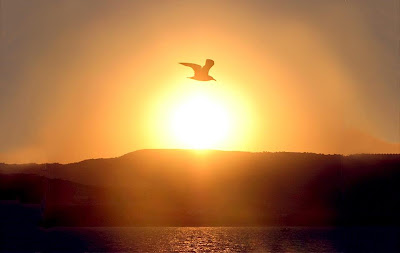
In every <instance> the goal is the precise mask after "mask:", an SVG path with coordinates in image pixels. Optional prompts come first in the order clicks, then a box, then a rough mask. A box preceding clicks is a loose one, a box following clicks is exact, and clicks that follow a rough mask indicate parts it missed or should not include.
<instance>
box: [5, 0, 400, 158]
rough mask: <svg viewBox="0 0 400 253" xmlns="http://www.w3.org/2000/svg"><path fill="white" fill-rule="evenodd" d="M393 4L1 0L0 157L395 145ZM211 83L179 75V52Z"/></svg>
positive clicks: (399, 126) (391, 149) (399, 114)
mask: <svg viewBox="0 0 400 253" xmlns="http://www.w3.org/2000/svg"><path fill="white" fill-rule="evenodd" d="M399 10H400V7H399V3H398V1H397V0H393V1H391V0H384V1H367V0H359V1H352V0H330V1H205V0H202V1H175V0H174V1H164V0H160V1H101V0H93V1H90V0H88V1H54V0H46V1H45V0H35V1H31V0H25V1H20V0H3V1H1V13H0V15H1V20H0V21H1V27H0V29H1V65H0V66H1V69H0V162H7V163H22V162H62V163H66V162H75V161H79V160H83V159H88V158H98V157H115V156H120V155H123V154H125V153H128V152H131V151H134V150H138V149H152V148H208V149H222V150H240V151H273V152H274V151H295V152H316V153H342V154H350V153H375V152H376V153H399V152H400V145H399V142H400V136H399V135H400V122H399V121H400V99H399V94H400V86H399V80H400V72H399V69H400V66H399V47H398V46H399V45H398V42H399V38H400V27H399V24H400V13H399ZM207 58H210V59H213V60H214V61H215V65H214V66H213V67H212V68H211V70H210V75H212V76H213V77H214V78H215V79H216V80H217V81H216V82H214V81H211V82H198V81H195V80H191V79H188V78H187V77H190V76H192V74H193V72H192V70H191V69H190V68H188V67H185V66H182V65H179V64H178V62H193V63H198V64H201V65H203V64H204V62H205V60H206V59H207Z"/></svg>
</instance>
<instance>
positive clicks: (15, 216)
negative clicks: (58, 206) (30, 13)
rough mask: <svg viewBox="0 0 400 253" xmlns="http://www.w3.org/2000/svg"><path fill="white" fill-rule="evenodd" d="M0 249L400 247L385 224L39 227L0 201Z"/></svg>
mask: <svg viewBox="0 0 400 253" xmlns="http://www.w3.org/2000/svg"><path fill="white" fill-rule="evenodd" d="M0 218H1V219H0V251H2V252H37V251H40V252H43V251H69V252H81V251H94V252H104V251H108V252H110V251H112V252H117V251H120V252H121V251H123V252H128V251H130V252H132V251H133V252H400V240H399V238H400V229H399V228H388V227H364V228H363V227H358V228H312V227H98V228H51V229H44V228H39V227H38V226H37V224H38V220H39V219H40V212H39V209H38V208H31V207H27V206H25V207H22V206H21V205H13V204H12V205H4V204H3V205H0Z"/></svg>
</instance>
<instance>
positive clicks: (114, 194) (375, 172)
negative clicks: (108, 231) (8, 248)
mask: <svg viewBox="0 0 400 253" xmlns="http://www.w3.org/2000/svg"><path fill="white" fill-rule="evenodd" d="M399 168H400V155H352V156H341V155H322V154H312V153H287V152H281V153H248V152H228V151H192V150H140V151H136V152H132V153H129V154H127V155H124V156H122V157H119V158H110V159H93V160H86V161H82V162H79V163H72V164H65V165H61V164H48V165H47V166H44V165H35V164H32V165H4V164H3V165H0V172H2V173H5V174H10V173H11V174H12V173H30V174H32V173H35V174H37V175H40V176H43V177H46V178H53V179H62V180H51V181H47V186H46V187H47V188H46V189H47V190H46V191H45V192H47V195H46V196H47V202H46V207H47V209H46V210H47V211H49V210H51V212H47V213H46V214H47V216H45V218H46V217H47V219H49V220H51V221H52V223H53V224H61V225H63V224H64V225H65V224H67V225H324V226H325V225H399V223H400V222H399V218H398V213H399V212H400V209H399V206H400V201H399V198H398V196H399V194H400V169H399ZM49 182H50V183H49ZM73 182H74V183H73ZM49 186H50V187H49ZM32 187H33V188H35V186H32ZM48 189H50V190H48ZM2 191H7V189H4V188H3V189H2ZM49 208H51V209H49ZM82 212H85V213H92V214H96V215H97V216H96V215H94V216H93V215H92V217H97V218H94V219H92V220H91V222H90V223H89V224H88V223H84V222H83V223H82V219H79V213H82ZM50 214H51V215H50ZM68 216H71V217H68ZM77 217H78V218H77ZM85 217H86V216H85ZM50 218H51V219H50Z"/></svg>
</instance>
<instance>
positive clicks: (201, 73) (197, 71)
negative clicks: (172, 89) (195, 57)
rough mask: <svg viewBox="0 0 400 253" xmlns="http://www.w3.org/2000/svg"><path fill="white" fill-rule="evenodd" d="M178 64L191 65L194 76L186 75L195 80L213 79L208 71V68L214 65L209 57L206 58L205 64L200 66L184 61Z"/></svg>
mask: <svg viewBox="0 0 400 253" xmlns="http://www.w3.org/2000/svg"><path fill="white" fill-rule="evenodd" d="M179 64H182V65H183V66H187V67H191V68H192V69H193V71H194V76H192V77H188V78H191V79H194V80H197V81H210V80H214V81H216V80H215V79H214V77H212V76H210V75H209V74H208V72H209V71H210V68H211V67H212V66H213V65H214V61H213V60H211V59H207V60H206V64H205V65H204V66H203V67H202V66H200V65H198V64H194V63H185V62H180V63H179Z"/></svg>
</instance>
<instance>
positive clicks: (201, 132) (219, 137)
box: [170, 94, 232, 149]
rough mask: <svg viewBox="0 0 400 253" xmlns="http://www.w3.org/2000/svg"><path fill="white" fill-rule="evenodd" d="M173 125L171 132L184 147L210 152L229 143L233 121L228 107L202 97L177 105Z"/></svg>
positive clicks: (208, 97) (172, 119) (190, 98)
mask: <svg viewBox="0 0 400 253" xmlns="http://www.w3.org/2000/svg"><path fill="white" fill-rule="evenodd" d="M170 124H171V125H170V126H171V130H172V131H171V132H172V133H173V135H174V136H175V138H176V139H177V141H179V143H180V144H181V145H182V146H183V147H185V148H194V149H208V148H213V147H215V146H218V145H219V144H221V143H222V142H224V141H225V140H226V138H227V136H229V132H230V130H231V124H232V122H231V120H230V116H229V111H228V109H227V108H224V106H223V105H222V104H221V103H220V102H218V101H215V100H213V99H212V97H210V96H206V95H204V94H200V95H194V96H192V97H189V98H187V99H186V100H184V101H183V102H182V103H180V104H178V105H177V107H176V108H175V109H174V110H173V113H172V117H171V122H170Z"/></svg>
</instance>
